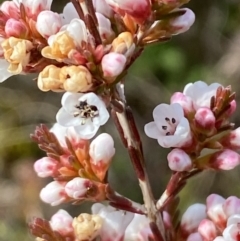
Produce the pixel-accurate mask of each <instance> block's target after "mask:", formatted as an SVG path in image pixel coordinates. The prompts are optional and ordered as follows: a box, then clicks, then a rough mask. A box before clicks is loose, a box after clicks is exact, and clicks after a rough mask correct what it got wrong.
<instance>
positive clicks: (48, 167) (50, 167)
mask: <svg viewBox="0 0 240 241" xmlns="http://www.w3.org/2000/svg"><path fill="white" fill-rule="evenodd" d="M58 166H59V163H58V161H56V160H54V159H52V158H50V157H43V158H41V159H39V160H37V161H36V162H35V163H34V171H35V172H36V173H37V175H38V176H39V177H50V176H54V174H56V173H57V171H58Z"/></svg>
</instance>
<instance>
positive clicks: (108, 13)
mask: <svg viewBox="0 0 240 241" xmlns="http://www.w3.org/2000/svg"><path fill="white" fill-rule="evenodd" d="M93 6H94V8H95V11H96V12H97V13H101V14H102V15H104V16H105V17H107V18H111V17H112V16H113V10H112V8H111V7H110V6H109V5H108V4H107V3H106V1H105V0H93Z"/></svg>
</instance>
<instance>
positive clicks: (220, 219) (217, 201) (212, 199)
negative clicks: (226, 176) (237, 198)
mask: <svg viewBox="0 0 240 241" xmlns="http://www.w3.org/2000/svg"><path fill="white" fill-rule="evenodd" d="M224 202H225V199H224V198H223V197H222V196H220V195H217V194H211V195H209V196H208V197H207V200H206V205H207V215H208V217H209V218H210V219H211V220H212V221H213V222H214V223H215V224H216V225H217V226H218V227H219V228H220V229H224V228H225V226H226V220H227V217H226V214H225V212H224V210H223V204H224Z"/></svg>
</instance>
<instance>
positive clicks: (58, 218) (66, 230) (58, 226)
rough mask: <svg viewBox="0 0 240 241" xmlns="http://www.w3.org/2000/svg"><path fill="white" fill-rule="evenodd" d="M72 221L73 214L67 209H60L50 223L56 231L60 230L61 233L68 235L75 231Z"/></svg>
mask: <svg viewBox="0 0 240 241" xmlns="http://www.w3.org/2000/svg"><path fill="white" fill-rule="evenodd" d="M72 222H73V218H72V216H71V215H69V213H68V212H66V211H65V210H62V209H60V210H59V211H58V212H57V213H55V214H54V215H53V216H52V218H51V220H50V225H51V228H52V229H53V230H54V231H58V232H59V233H60V234H61V235H63V236H67V235H68V234H71V233H72V232H73V226H72Z"/></svg>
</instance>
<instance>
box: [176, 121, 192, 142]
mask: <svg viewBox="0 0 240 241" xmlns="http://www.w3.org/2000/svg"><path fill="white" fill-rule="evenodd" d="M189 134H190V125H189V122H188V120H187V119H186V118H185V117H183V118H182V119H181V120H180V122H179V124H178V126H177V128H176V131H175V133H174V135H176V136H182V137H186V136H188V135H189Z"/></svg>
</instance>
